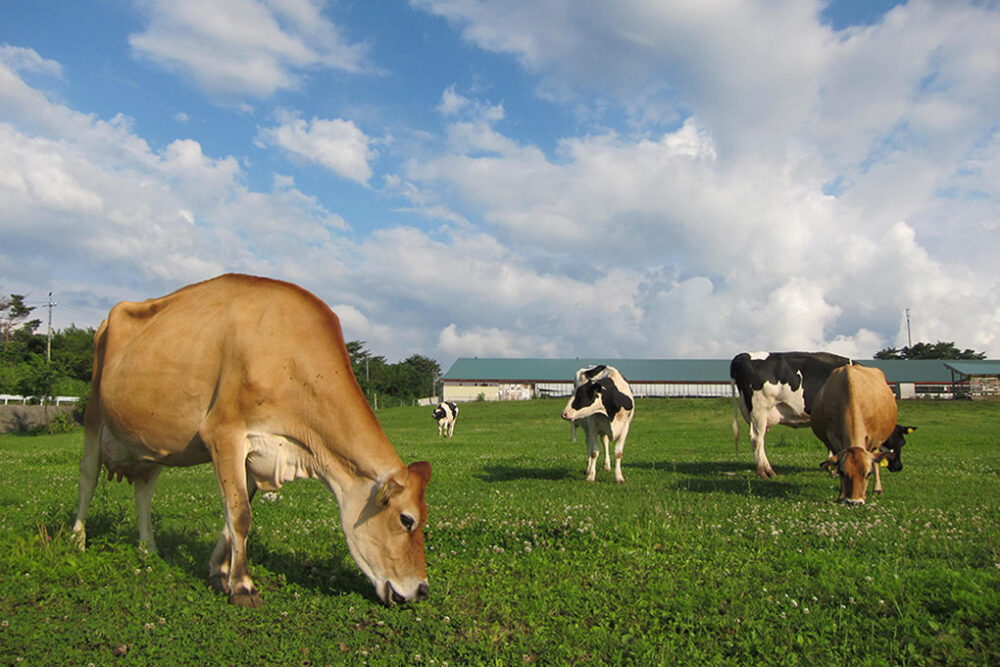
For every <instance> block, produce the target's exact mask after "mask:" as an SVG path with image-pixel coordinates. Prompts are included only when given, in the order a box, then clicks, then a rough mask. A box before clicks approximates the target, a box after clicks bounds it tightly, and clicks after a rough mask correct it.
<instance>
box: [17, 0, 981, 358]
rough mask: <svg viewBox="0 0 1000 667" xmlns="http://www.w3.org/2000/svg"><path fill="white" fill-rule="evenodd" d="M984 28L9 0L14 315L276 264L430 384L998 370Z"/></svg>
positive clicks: (103, 301)
mask: <svg viewBox="0 0 1000 667" xmlns="http://www.w3.org/2000/svg"><path fill="white" fill-rule="evenodd" d="M997 35H1000V3H998V2H996V1H995V0H988V1H984V0H976V1H962V0H941V1H935V0H909V1H908V2H892V1H881V0H833V1H832V2H827V1H825V0H761V1H756V2H753V1H740V0H686V1H682V0H673V1H665V0H616V2H604V1H603V0H546V1H545V2H538V1H537V0H503V1H497V2H490V1H487V0H410V1H409V2H406V1H404V0H376V1H374V2H373V1H370V0H331V1H329V2H321V1H320V0H215V1H213V2H211V3H206V2H202V0H137V1H135V2H129V1H127V0H90V1H86V2H58V3H38V2H31V1H29V0H4V2H3V9H2V19H0V294H5V295H6V294H23V295H25V296H26V297H27V299H26V301H27V302H28V303H29V304H30V305H34V306H36V307H37V310H36V311H35V313H34V315H35V316H38V317H40V318H41V319H42V320H43V322H45V321H46V318H47V314H48V310H47V309H46V307H45V304H46V303H47V302H48V293H49V292H52V295H53V296H52V299H53V302H55V303H56V304H57V305H56V306H54V307H53V308H52V318H53V326H54V327H55V328H57V329H59V328H65V327H68V326H70V325H75V326H77V327H88V326H93V327H96V326H97V325H98V324H99V323H100V322H101V320H102V319H103V318H104V316H105V315H106V314H107V312H108V310H109V309H110V307H111V306H112V305H114V304H115V303H117V302H118V301H122V300H133V301H134V300H143V299H146V298H149V297H155V296H160V295H163V294H166V293H169V292H171V291H173V290H175V289H177V288H179V287H182V286H183V285H186V284H189V283H192V282H197V281H200V280H204V279H207V278H210V277H213V276H215V275H218V274H221V273H226V272H242V273H251V274H255V275H264V276H269V277H273V278H278V279H282V280H288V281H291V282H294V283H297V284H300V285H302V286H303V287H305V288H307V289H309V290H310V291H312V292H314V293H315V294H316V295H317V296H319V297H320V298H321V299H323V300H324V301H325V302H327V303H328V304H330V306H331V307H332V308H333V309H334V311H335V312H336V313H337V314H338V316H339V317H340V319H341V323H342V326H343V328H344V335H345V338H346V339H348V340H363V341H365V342H366V346H367V348H368V349H369V350H371V351H373V352H374V353H376V354H381V355H384V356H385V357H387V358H388V359H389V360H390V361H398V360H401V359H404V358H406V357H408V356H410V355H412V354H422V355H425V356H429V357H431V358H433V359H436V360H437V361H438V362H439V363H441V365H442V367H443V368H444V369H445V370H447V368H448V367H449V366H450V364H451V363H452V361H453V360H454V359H455V358H456V357H460V356H479V357H591V358H594V357H596V358H600V357H604V358H729V357H732V356H733V355H735V354H736V353H738V352H741V351H744V350H792V349H797V350H829V351H833V352H838V353H841V354H846V355H850V356H853V357H857V358H870V357H871V356H872V355H873V354H874V353H875V352H877V351H878V350H880V349H882V348H885V347H889V346H892V347H902V346H904V345H907V344H908V342H909V341H912V342H914V343H915V342H918V341H924V342H935V341H939V340H943V341H954V342H955V343H956V345H958V346H959V347H960V348H966V347H969V348H973V349H975V350H977V351H984V352H986V353H987V354H988V355H989V356H990V357H991V358H998V357H1000V335H998V332H1000V289H998V288H1000V40H998V39H997ZM907 312H909V326H908V324H907V316H906V313H907ZM43 327H44V324H43Z"/></svg>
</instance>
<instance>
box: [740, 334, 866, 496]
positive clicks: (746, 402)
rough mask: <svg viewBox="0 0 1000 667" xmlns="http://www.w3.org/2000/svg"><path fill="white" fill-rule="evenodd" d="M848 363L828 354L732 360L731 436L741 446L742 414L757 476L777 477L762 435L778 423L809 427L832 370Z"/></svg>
mask: <svg viewBox="0 0 1000 667" xmlns="http://www.w3.org/2000/svg"><path fill="white" fill-rule="evenodd" d="M849 361H850V359H848V358H847V357H841V356H839V355H836V354H830V353H829V352H770V353H768V352H755V353H752V354H751V353H747V352H742V353H740V354H737V355H736V356H735V357H733V361H732V362H731V363H730V365H729V377H730V378H732V386H733V389H734V391H733V436H734V440H735V443H736V447H737V450H738V449H739V443H740V425H739V415H740V413H742V415H743V419H745V420H746V421H747V423H749V424H750V443H751V445H752V446H753V460H754V463H755V464H756V465H757V474H758V475H760V476H761V477H774V476H775V475H774V469H773V468H771V463H770V462H769V461H768V460H767V453H766V452H765V451H764V434H766V433H767V431H768V429H769V428H771V427H772V426H774V425H775V424H785V425H786V426H792V427H796V428H798V427H801V426H808V425H809V414H810V411H811V409H812V404H813V399H814V398H815V397H816V393H817V392H818V391H819V389H820V387H822V386H823V383H825V382H826V380H827V378H828V377H829V376H830V373H831V371H833V369H834V368H838V367H840V366H843V365H844V364H846V363H848V362H849Z"/></svg>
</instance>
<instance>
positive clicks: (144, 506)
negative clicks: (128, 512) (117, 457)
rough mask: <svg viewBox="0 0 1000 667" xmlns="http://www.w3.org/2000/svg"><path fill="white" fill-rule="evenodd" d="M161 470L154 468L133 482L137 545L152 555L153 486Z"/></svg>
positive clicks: (154, 542)
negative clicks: (137, 528) (137, 532)
mask: <svg viewBox="0 0 1000 667" xmlns="http://www.w3.org/2000/svg"><path fill="white" fill-rule="evenodd" d="M162 470H163V468H161V467H160V466H156V467H155V468H152V469H151V470H149V471H148V472H147V473H145V474H143V475H139V476H138V477H136V479H135V480H134V483H135V513H136V516H137V517H138V520H139V544H141V545H144V546H145V548H146V550H147V551H149V553H153V554H155V553H156V552H157V551H156V541H155V540H154V539H153V522H152V514H153V486H154V485H155V484H156V478H157V477H159V476H160V472H161V471H162Z"/></svg>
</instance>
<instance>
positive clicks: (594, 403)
mask: <svg viewBox="0 0 1000 667" xmlns="http://www.w3.org/2000/svg"><path fill="white" fill-rule="evenodd" d="M604 392H605V387H604V385H603V383H601V382H595V381H594V380H587V381H586V382H584V383H583V384H581V385H580V386H579V387H577V388H576V390H575V391H574V392H573V395H572V396H570V398H569V402H568V403H566V407H565V409H563V412H562V418H563V419H565V420H567V421H575V420H577V419H584V418H585V417H589V416H591V415H596V414H602V415H604V416H606V417H607V416H609V415H608V413H607V410H606V409H605V407H604Z"/></svg>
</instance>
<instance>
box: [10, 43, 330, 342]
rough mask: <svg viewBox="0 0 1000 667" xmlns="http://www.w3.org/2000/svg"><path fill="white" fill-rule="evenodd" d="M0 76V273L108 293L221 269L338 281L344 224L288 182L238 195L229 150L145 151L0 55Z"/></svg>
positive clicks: (167, 284)
mask: <svg viewBox="0 0 1000 667" xmlns="http://www.w3.org/2000/svg"><path fill="white" fill-rule="evenodd" d="M0 81H7V82H9V83H11V85H10V86H3V87H0V145H2V146H3V150H0V200H2V201H4V215H2V216H0V234H2V235H3V237H4V244H3V245H2V246H0V274H2V275H17V276H19V278H20V279H21V280H23V281H26V282H30V281H31V280H33V281H34V282H35V283H36V284H37V283H41V284H51V283H52V282H60V283H64V284H68V285H70V286H71V289H73V290H77V289H79V288H80V287H81V286H82V285H90V286H92V287H91V288H90V289H92V290H93V291H94V292H97V293H101V294H107V293H114V292H117V298H118V299H121V298H127V297H132V296H140V297H142V298H146V297H148V296H150V295H151V294H157V293H159V292H161V291H163V292H165V291H167V290H170V289H174V288H176V287H178V286H179V285H182V284H185V283H187V282H193V281H195V280H199V279H203V278H206V277H209V276H211V275H214V274H218V273H221V272H223V271H227V270H240V271H248V272H256V273H265V274H272V275H275V274H280V273H281V272H282V271H289V272H292V271H294V270H296V269H297V270H298V272H299V273H298V275H297V277H300V278H302V281H303V282H307V280H306V279H307V278H308V280H312V281H315V280H317V279H322V278H335V277H337V276H338V275H340V267H341V266H342V263H343V260H344V258H345V251H344V250H343V249H341V247H340V244H339V243H338V242H337V241H338V239H337V238H336V237H335V233H336V232H338V231H339V230H344V229H346V224H345V223H344V221H343V220H342V219H341V218H340V217H339V216H337V215H335V214H332V213H330V212H328V211H326V210H325V209H324V208H323V207H322V206H321V205H320V204H319V203H318V202H317V201H316V199H315V198H314V197H310V196H307V195H305V194H303V193H302V192H300V191H298V190H297V189H296V188H295V187H294V183H293V182H292V181H291V180H290V179H288V178H276V179H275V183H274V186H273V188H272V189H271V191H269V192H257V191H253V190H250V189H248V188H247V186H246V185H245V184H244V181H245V174H244V173H243V172H242V169H241V167H240V165H239V163H238V162H237V161H236V159H235V158H233V157H223V158H213V157H211V156H208V155H206V154H205V153H204V152H203V150H202V146H201V145H200V143H199V142H197V141H194V140H191V139H177V140H175V141H173V142H171V143H169V144H168V145H167V146H166V147H164V148H163V149H162V150H160V151H154V150H151V149H150V148H149V146H148V145H147V144H146V142H145V141H144V140H142V139H141V138H140V137H138V136H136V135H135V134H134V133H133V131H132V128H131V123H130V122H129V121H128V120H127V119H124V118H115V119H113V120H112V121H110V122H107V121H101V120H99V119H97V118H95V117H93V116H87V115H84V114H80V113H77V112H75V111H73V110H71V109H69V108H67V107H65V106H62V105H59V104H56V103H53V102H50V101H49V100H48V99H47V98H46V97H45V96H44V95H42V94H40V93H38V92H37V91H35V90H34V89H31V88H30V87H28V86H27V85H26V84H25V83H24V82H23V81H22V80H21V79H20V78H19V77H18V76H17V75H16V74H15V73H14V72H13V71H12V70H11V69H9V68H7V67H5V66H4V65H3V64H2V63H0ZM11 121H13V122H11ZM20 126H29V127H31V128H32V132H31V133H30V134H29V133H25V132H23V131H21V130H20V129H19V127H20ZM317 255H318V256H317ZM286 258H288V259H286ZM291 259H294V261H289V260H291ZM310 261H311V262H312V265H311V266H308V268H305V266H307V265H308V264H309V262H310ZM303 270H304V271H305V273H306V274H307V275H302V271H303ZM111 285H117V286H118V287H117V290H116V289H112V288H111V287H110V286H111ZM133 290H138V293H135V292H134V291H133ZM110 305H111V304H110V302H108V303H104V304H102V308H106V307H107V306H110ZM99 320H100V317H99V316H97V321H99ZM91 324H96V322H91Z"/></svg>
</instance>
